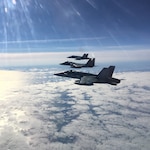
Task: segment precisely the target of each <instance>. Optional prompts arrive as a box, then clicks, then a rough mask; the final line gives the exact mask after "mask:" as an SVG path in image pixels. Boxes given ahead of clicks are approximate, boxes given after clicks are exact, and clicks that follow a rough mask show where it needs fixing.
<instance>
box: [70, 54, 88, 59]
mask: <svg viewBox="0 0 150 150" xmlns="http://www.w3.org/2000/svg"><path fill="white" fill-rule="evenodd" d="M67 58H75V59H76V60H81V59H89V58H88V54H85V53H84V54H83V55H82V56H76V55H72V56H69V57H67Z"/></svg>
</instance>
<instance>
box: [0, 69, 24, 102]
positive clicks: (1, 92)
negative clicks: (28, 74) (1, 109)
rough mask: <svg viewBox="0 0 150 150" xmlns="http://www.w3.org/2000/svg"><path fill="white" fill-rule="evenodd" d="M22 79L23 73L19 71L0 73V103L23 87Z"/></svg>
mask: <svg viewBox="0 0 150 150" xmlns="http://www.w3.org/2000/svg"><path fill="white" fill-rule="evenodd" d="M22 78H23V75H22V73H21V72H18V71H0V101H1V100H5V98H6V97H7V96H9V94H8V93H10V92H13V91H15V90H16V89H19V87H21V86H22V85H23V80H22Z"/></svg>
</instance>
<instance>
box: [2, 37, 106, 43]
mask: <svg viewBox="0 0 150 150" xmlns="http://www.w3.org/2000/svg"><path fill="white" fill-rule="evenodd" d="M105 38H106V37H89V38H70V39H48V40H26V41H1V42H0V44H6V43H7V44H15V43H47V42H70V41H84V40H86V41H88V40H102V39H105Z"/></svg>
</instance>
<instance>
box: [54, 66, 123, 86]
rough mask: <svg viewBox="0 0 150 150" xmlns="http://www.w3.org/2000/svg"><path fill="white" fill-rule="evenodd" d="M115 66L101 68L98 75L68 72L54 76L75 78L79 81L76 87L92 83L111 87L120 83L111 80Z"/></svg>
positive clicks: (117, 80)
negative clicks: (105, 84)
mask: <svg viewBox="0 0 150 150" xmlns="http://www.w3.org/2000/svg"><path fill="white" fill-rule="evenodd" d="M114 69H115V66H109V67H108V68H103V69H102V70H101V71H100V73H99V74H97V75H96V74H92V73H84V72H77V71H73V70H69V71H66V72H62V73H56V74H54V75H57V76H62V77H69V78H77V79H79V80H77V81H75V84H78V85H93V84H94V83H107V84H111V85H117V84H118V83H120V79H116V78H112V75H113V72H114Z"/></svg>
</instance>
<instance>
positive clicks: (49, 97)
mask: <svg viewBox="0 0 150 150" xmlns="http://www.w3.org/2000/svg"><path fill="white" fill-rule="evenodd" d="M52 72H53V70H51V68H49V69H43V70H42V69H33V70H30V71H29V72H27V71H26V72H19V71H18V72H16V74H17V76H19V74H21V76H20V78H19V79H18V82H21V84H17V87H15V89H13V88H11V87H10V89H9V87H8V89H9V90H8V91H9V94H5V95H3V96H1V97H0V114H1V116H0V117H1V120H0V139H1V141H0V147H1V149H2V150H4V149H15V150H16V149H29V150H32V149H36V150H38V149H39V150H41V149H42V150H48V149H56V150H58V149H61V150H62V149H65V150H66V149H76V150H79V149H94V150H96V149H97V150H98V149H101V150H105V149H108V150H109V149H110V150H115V149H135V150H140V149H142V150H147V149H148V148H149V146H150V145H149V143H150V138H149V135H150V119H149V115H150V111H149V108H150V103H149V97H150V94H149V93H150V86H149V85H150V80H149V76H150V72H122V73H121V72H120V73H115V74H114V76H115V77H116V78H124V79H125V80H122V81H121V83H120V84H118V85H117V86H111V85H107V84H95V85H94V86H88V87H86V86H79V85H75V84H74V79H68V80H67V79H66V78H59V77H54V76H53V74H52ZM8 73H9V76H12V74H13V73H14V72H11V71H9V72H8ZM42 77H43V78H42ZM45 78H47V79H46V80H45ZM3 79H4V76H3V77H2V76H1V74H0V81H3V84H5V83H4V80H3ZM13 79H14V80H15V81H16V80H17V78H13V76H12V77H11V80H10V78H8V80H9V81H7V82H9V83H10V84H12V83H14V82H13ZM43 80H44V81H43ZM54 81H56V82H54ZM1 99H3V101H2V100H1ZM21 146H22V147H21Z"/></svg>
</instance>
